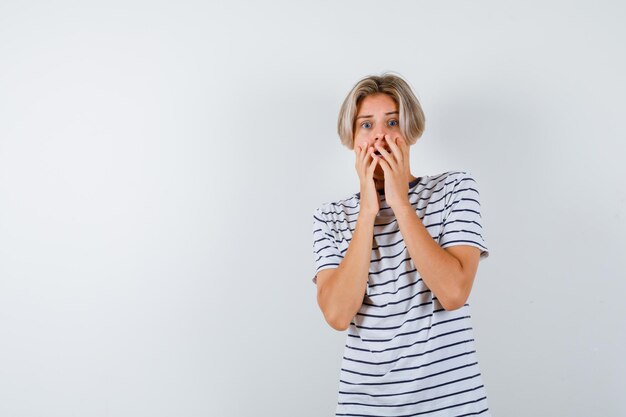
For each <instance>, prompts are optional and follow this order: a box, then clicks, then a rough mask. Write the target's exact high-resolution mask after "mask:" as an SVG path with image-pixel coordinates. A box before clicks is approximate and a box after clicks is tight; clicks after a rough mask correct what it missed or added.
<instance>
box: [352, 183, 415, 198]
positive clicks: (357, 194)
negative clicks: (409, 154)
mask: <svg viewBox="0 0 626 417" xmlns="http://www.w3.org/2000/svg"><path fill="white" fill-rule="evenodd" d="M421 179H422V177H417V178H415V179H414V180H413V181H411V182H410V183H409V191H411V188H413V187H415V186H416V185H417V184H419V182H420V180H421ZM376 191H377V192H378V194H380V195H383V196H384V195H385V189H384V188H383V189H380V190H376ZM355 196H356V198H357V199H359V200H360V199H361V193H360V192H358V193H356V194H355Z"/></svg>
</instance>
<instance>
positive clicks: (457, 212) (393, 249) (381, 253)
mask: <svg viewBox="0 0 626 417" xmlns="http://www.w3.org/2000/svg"><path fill="white" fill-rule="evenodd" d="M379 192H380V193H381V199H380V211H379V212H378V215H377V217H376V221H375V224H374V238H373V243H372V254H371V262H370V268H369V274H368V281H367V289H366V293H365V294H364V297H363V304H362V305H361V308H360V309H359V311H358V313H357V314H356V315H355V316H354V318H353V320H352V321H351V323H350V327H349V328H348V334H347V343H346V345H345V348H344V356H343V359H342V362H341V372H340V380H339V394H338V403H337V409H336V415H337V416H372V417H373V416H422V415H426V416H437V417H443V416H446V417H448V416H470V415H471V416H473V415H480V416H483V417H489V416H490V413H489V408H488V405H487V396H486V389H485V387H484V384H483V380H482V377H481V373H480V369H479V365H478V360H477V354H476V349H475V346H474V337H473V330H472V324H471V317H470V306H469V304H465V305H464V306H463V307H461V308H459V309H457V310H453V311H447V310H445V309H444V308H443V307H442V306H441V304H440V303H439V301H438V300H437V297H436V296H434V294H433V293H432V292H431V291H430V290H429V289H428V287H427V286H426V285H425V284H424V282H423V281H422V279H421V277H420V274H419V273H418V272H417V270H416V268H415V265H414V263H413V261H412V260H411V258H410V256H409V253H408V250H407V248H406V245H405V244H404V240H403V238H402V234H401V233H400V229H399V227H398V223H397V221H396V219H395V216H394V214H393V210H392V209H391V208H390V207H389V206H388V205H387V203H386V201H385V199H384V190H381V191H379ZM359 197H360V194H359V193H357V194H354V195H352V196H351V197H350V198H347V199H345V200H339V201H336V202H329V203H323V204H322V205H321V206H320V207H319V208H317V209H315V211H314V214H313V254H314V259H315V267H316V276H315V277H314V278H313V282H314V283H317V281H316V278H317V272H319V271H321V270H322V269H328V268H337V267H338V266H339V264H340V262H341V260H342V259H343V257H344V254H345V253H346V251H347V249H348V245H349V244H350V241H351V239H352V233H353V232H354V227H355V225H356V221H357V217H358V214H359V208H360V205H359ZM409 201H410V203H411V204H412V205H413V207H414V208H415V210H416V212H417V214H418V216H419V217H420V219H421V220H422V223H423V224H424V226H425V227H426V230H428V232H429V233H430V235H431V236H432V238H433V239H435V241H436V242H437V243H438V244H439V245H440V246H441V247H442V248H447V247H450V246H455V245H470V246H475V247H478V248H480V249H481V253H480V259H481V260H482V259H484V258H486V257H487V256H489V252H488V249H487V247H486V244H485V240H484V238H483V229H482V225H481V214H480V202H479V193H478V187H477V183H476V181H475V180H474V178H473V177H472V174H471V173H469V172H464V171H450V172H445V173H442V174H439V175H434V176H425V177H421V178H417V179H416V180H414V181H412V182H411V183H410V184H409Z"/></svg>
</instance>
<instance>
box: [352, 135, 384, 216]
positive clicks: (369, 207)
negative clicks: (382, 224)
mask: <svg viewBox="0 0 626 417" xmlns="http://www.w3.org/2000/svg"><path fill="white" fill-rule="evenodd" d="M354 154H355V157H356V163H355V164H354V166H355V168H356V172H357V174H358V175H359V182H360V184H361V195H360V197H359V200H360V206H361V208H360V211H359V214H360V213H364V214H368V215H373V216H375V215H376V214H377V213H378V210H380V203H379V200H378V199H379V197H378V192H377V191H376V187H375V185H374V170H375V169H376V165H377V158H374V148H372V147H370V148H369V149H363V148H361V147H358V146H357V147H355V148H354Z"/></svg>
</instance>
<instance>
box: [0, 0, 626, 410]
mask: <svg viewBox="0 0 626 417" xmlns="http://www.w3.org/2000/svg"><path fill="white" fill-rule="evenodd" d="M625 12H626V7H625V6H624V4H623V2H620V1H593V2H592V1H587V2H580V1H574V2H572V1H524V2H508V1H472V2H470V1H447V2H441V1H397V2H382V1H378V2H374V1H316V2H307V3H301V2H287V1H280V2H278V1H274V2H253V1H248V2H229V3H228V4H227V2H201V1H195V2H191V1H177V2H164V1H156V2H155V1H151V2H149V1H133V0H125V1H107V2H104V1H102V2H80V1H39V2H33V1H19V2H18V1H7V0H3V1H0V57H1V58H0V415H2V416H10V417H22V416H46V417H57V416H58V417H61V416H92V417H104V416H129V417H130V416H132V417H137V416H146V417H147V416H150V417H157V416H276V417H278V416H285V417H287V416H289V417H292V416H306V417H308V416H329V415H332V414H333V413H334V409H335V405H336V400H337V389H338V377H339V367H340V361H341V356H342V353H343V346H344V343H345V337H346V333H345V332H337V331H335V330H333V329H332V328H330V327H329V326H328V325H327V324H326V323H325V321H324V319H323V316H322V314H321V311H320V310H319V308H318V306H317V303H316V293H315V285H314V284H313V283H312V282H311V278H312V276H313V274H314V265H313V255H312V228H311V225H312V213H313V210H314V209H315V208H316V207H317V206H318V205H319V204H320V203H322V202H324V201H331V200H335V199H339V198H345V197H347V196H348V195H350V194H352V193H356V192H358V191H359V188H358V186H359V183H358V177H357V175H356V172H355V170H354V155H353V153H352V151H350V150H348V149H347V148H344V147H342V145H341V144H340V142H339V139H338V136H337V134H336V121H337V113H338V110H339V107H340V105H341V102H342V100H343V98H344V97H345V95H346V94H347V92H348V91H349V90H350V88H351V87H352V86H353V85H354V83H356V81H358V80H359V79H360V78H361V77H363V76H366V75H369V74H378V73H381V72H383V71H387V70H392V71H396V72H398V73H400V74H401V75H402V76H404V77H405V78H406V79H407V80H408V81H409V83H410V84H411V85H412V86H413V88H414V90H415V93H416V95H417V96H418V98H419V99H420V101H421V103H422V106H423V108H424V111H425V114H426V132H425V134H424V136H423V137H422V138H421V139H420V140H419V141H418V143H417V144H416V145H415V146H413V147H412V148H411V170H412V173H413V174H414V175H416V176H420V175H433V174H437V173H441V172H444V171H446V170H466V171H470V172H471V173H472V174H473V175H474V177H475V179H476V180H477V181H478V185H479V187H480V192H481V203H482V210H483V212H482V215H483V219H484V220H483V221H484V223H483V227H484V230H485V236H484V237H485V239H486V242H487V245H488V247H489V249H490V257H489V258H488V259H487V260H485V261H484V262H481V263H480V267H479V270H478V274H477V277H476V282H475V285H474V289H473V292H472V295H471V298H470V303H471V305H472V311H473V323H474V329H475V334H476V337H477V348H478V354H479V358H480V363H481V369H482V372H483V378H484V381H485V385H486V389H487V394H488V399H489V403H490V408H491V411H492V413H493V415H494V416H500V417H503V416H507V417H526V416H576V417H578V416H580V417H589V416H599V417H600V416H601V417H606V416H623V415H624V414H626V405H624V404H625V403H624V401H623V375H624V373H625V372H626V361H624V358H623V352H624V349H625V348H626V307H625V303H624V294H625V293H626V273H625V272H624V270H625V268H626V262H625V257H624V255H625V254H626V244H625V242H624V235H625V234H626V217H625V211H626V210H625V208H626V187H625V185H624V183H625V174H626V169H625V168H624V164H623V160H624V155H626V152H625V151H626V146H625V145H624V142H625V140H626V128H625V126H624V122H623V114H624V110H625V109H626V99H625V97H626V80H625V76H624V74H626V57H625V52H624V44H625V41H626V29H625V26H624V24H623V23H624V17H625V15H626V13H625Z"/></svg>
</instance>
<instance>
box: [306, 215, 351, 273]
mask: <svg viewBox="0 0 626 417" xmlns="http://www.w3.org/2000/svg"><path fill="white" fill-rule="evenodd" d="M342 259H343V255H342V254H341V251H340V250H339V247H338V246H337V243H336V242H335V238H334V236H333V234H332V233H331V229H330V226H329V225H328V223H327V222H326V220H325V219H324V214H323V212H322V208H317V209H315V211H314V212H313V260H314V263H315V276H314V277H313V279H312V281H313V283H314V284H317V273H318V272H319V271H321V270H322V269H331V268H337V267H338V266H339V264H340V263H341V260H342Z"/></svg>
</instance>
